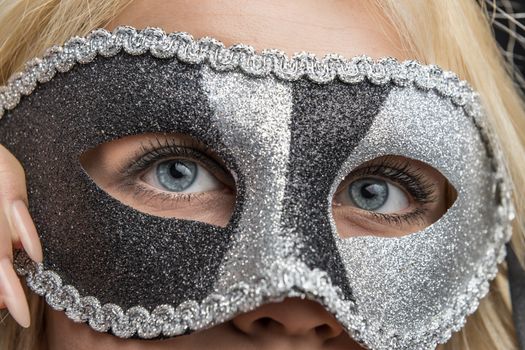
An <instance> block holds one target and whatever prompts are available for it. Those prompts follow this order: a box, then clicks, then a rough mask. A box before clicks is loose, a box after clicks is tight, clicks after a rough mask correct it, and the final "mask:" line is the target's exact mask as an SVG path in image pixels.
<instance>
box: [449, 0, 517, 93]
mask: <svg viewBox="0 0 525 350" xmlns="http://www.w3.org/2000/svg"><path fill="white" fill-rule="evenodd" d="M457 1H462V0H457ZM479 1H480V2H482V3H484V4H483V5H484V6H485V7H486V9H487V12H488V15H489V17H490V18H492V27H493V28H494V33H495V36H496V39H497V41H498V43H499V45H500V48H501V51H502V54H503V55H504V56H505V58H506V59H507V60H508V62H509V63H510V64H511V65H512V66H513V67H514V72H513V74H514V81H515V83H516V84H517V85H518V86H519V87H520V88H521V91H522V92H524V93H525V79H524V78H523V74H524V73H525V49H524V46H525V0H496V1H493V0H479Z"/></svg>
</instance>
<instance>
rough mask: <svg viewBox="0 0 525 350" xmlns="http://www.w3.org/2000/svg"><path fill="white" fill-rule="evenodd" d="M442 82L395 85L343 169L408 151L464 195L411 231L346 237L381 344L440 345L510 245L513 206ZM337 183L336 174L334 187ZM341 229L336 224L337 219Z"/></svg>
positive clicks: (365, 309) (362, 303)
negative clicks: (433, 86) (424, 86)
mask: <svg viewBox="0 0 525 350" xmlns="http://www.w3.org/2000/svg"><path fill="white" fill-rule="evenodd" d="M463 113H464V112H463V111H462V110H461V109H460V108H457V107H456V106H454V105H453V104H451V103H450V102H449V101H447V100H445V99H441V98H439V96H436V94H435V93H434V92H423V91H419V90H417V89H414V88H395V89H393V90H392V91H391V92H390V95H389V97H388V99H387V101H386V102H385V104H384V105H383V108H382V110H381V112H380V113H379V114H378V115H377V117H376V118H375V120H374V123H373V125H372V127H371V129H370V131H369V134H368V135H367V137H365V138H364V139H363V140H362V141H361V142H360V143H359V145H358V147H357V148H356V149H355V151H354V152H353V154H352V155H351V156H350V157H349V158H348V160H347V161H346V163H345V164H344V165H343V167H342V168H341V171H340V175H341V176H340V177H341V178H342V177H344V176H345V175H346V174H348V173H349V172H351V170H352V169H354V168H356V167H357V166H359V165H360V164H362V163H363V162H364V161H367V160H371V159H374V158H376V157H379V156H381V155H400V156H404V157H407V158H413V159H417V160H420V161H423V162H425V163H427V164H430V165H432V166H433V167H434V168H436V169H437V170H439V171H440V172H441V173H442V174H443V175H444V176H445V177H447V178H448V180H449V181H450V182H451V183H452V184H453V185H454V187H455V188H456V190H457V192H458V198H457V200H456V202H455V203H454V204H453V206H452V207H451V208H450V209H449V210H448V211H447V212H446V213H445V214H444V215H443V216H442V217H441V218H440V219H439V220H438V221H437V222H435V223H434V224H432V225H430V226H429V227H427V228H426V229H424V230H422V231H420V232H416V233H413V234H409V235H407V236H404V237H396V238H384V237H377V236H359V237H351V238H344V239H342V238H340V237H339V236H337V235H336V240H337V244H338V248H339V250H340V252H341V256H342V257H343V260H344V263H345V266H346V268H347V274H348V276H349V280H350V281H352V287H353V292H354V295H355V298H356V305H358V311H359V315H360V316H362V318H363V319H365V320H366V327H365V329H363V330H362V332H361V334H362V337H363V339H364V341H365V343H366V344H367V345H368V346H369V347H370V348H372V349H415V348H417V349H433V348H435V346H436V345H437V343H444V342H445V341H446V340H448V339H449V337H450V336H451V332H452V331H457V330H459V329H460V328H461V327H462V326H463V324H464V322H465V317H466V316H467V315H468V314H470V313H472V312H474V311H475V310H476V308H477V306H478V303H479V299H480V298H482V297H483V296H484V295H485V294H486V293H487V292H488V282H489V281H490V280H491V279H493V278H494V277H495V275H496V271H497V263H498V262H501V261H502V259H503V257H504V255H505V246H504V243H505V242H506V241H508V239H509V238H510V232H511V227H510V219H511V218H512V215H511V211H509V210H510V209H509V208H508V207H507V204H508V203H506V202H505V201H504V203H503V204H502V205H500V204H499V202H500V201H501V200H502V198H500V195H501V194H502V193H501V189H498V186H499V185H500V181H499V180H500V179H498V176H497V173H496V172H494V171H493V169H492V167H491V159H490V158H488V157H487V156H486V149H485V146H484V144H483V141H482V140H481V138H480V136H479V132H478V130H477V128H476V126H475V125H474V124H473V123H468V122H465V116H464V115H463ZM337 185H338V183H334V186H333V189H332V193H333V192H334V191H335V189H336V187H337ZM332 227H333V228H334V230H335V224H334V223H333V222H332Z"/></svg>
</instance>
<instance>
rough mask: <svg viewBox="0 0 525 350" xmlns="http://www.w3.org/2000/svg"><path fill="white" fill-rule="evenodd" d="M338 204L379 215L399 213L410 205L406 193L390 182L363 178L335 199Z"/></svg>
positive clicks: (350, 185)
mask: <svg viewBox="0 0 525 350" xmlns="http://www.w3.org/2000/svg"><path fill="white" fill-rule="evenodd" d="M335 199H336V202H337V203H340V204H341V205H347V206H352V207H357V208H359V209H363V210H367V211H373V212H377V213H399V212H401V211H402V210H404V209H406V208H407V207H408V206H409V205H410V201H409V199H408V197H407V195H406V194H405V192H404V191H403V190H402V189H400V188H399V187H398V186H396V185H393V184H391V183H390V182H388V181H385V180H381V179H378V178H374V177H362V178H359V179H357V180H355V181H353V182H351V183H350V184H349V185H347V187H346V188H345V189H344V190H343V191H341V192H340V194H339V195H337V197H336V198H335Z"/></svg>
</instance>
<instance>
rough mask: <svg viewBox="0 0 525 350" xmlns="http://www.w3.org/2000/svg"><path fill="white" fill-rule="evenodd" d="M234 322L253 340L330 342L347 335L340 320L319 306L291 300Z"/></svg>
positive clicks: (300, 300) (265, 306)
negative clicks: (277, 336)
mask: <svg viewBox="0 0 525 350" xmlns="http://www.w3.org/2000/svg"><path fill="white" fill-rule="evenodd" d="M232 322H233V324H234V325H235V326H236V327H237V328H238V329H240V330H241V331H243V332H244V333H246V334H248V335H252V336H264V335H265V333H272V334H275V332H277V333H280V334H281V335H289V336H305V337H312V336H313V337H316V338H318V339H319V340H321V341H326V340H329V339H332V338H335V337H337V336H339V335H340V334H341V333H342V332H343V328H342V327H341V325H340V324H339V323H338V322H337V320H336V319H335V318H334V317H333V316H332V315H331V314H329V313H328V312H327V311H326V310H325V309H324V308H323V307H322V306H321V305H320V304H319V303H316V302H314V301H311V300H303V299H300V298H287V299H285V300H284V301H282V302H280V303H272V304H266V305H263V306H261V307H259V308H258V309H256V310H253V311H251V312H248V313H245V314H242V315H239V316H237V317H236V318H234V319H233V320H232ZM269 335H270V334H269Z"/></svg>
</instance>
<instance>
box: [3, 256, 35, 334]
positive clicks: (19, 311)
mask: <svg viewBox="0 0 525 350" xmlns="http://www.w3.org/2000/svg"><path fill="white" fill-rule="evenodd" d="M0 293H1V294H2V298H3V300H4V303H5V305H6V306H7V309H8V310H9V313H10V314H11V316H13V318H14V319H15V321H16V322H18V323H19V324H20V325H21V326H22V327H24V328H27V327H29V325H30V320H29V319H30V317H29V307H28V306H27V301H26V299H25V294H24V291H23V289H22V286H21V285H20V280H19V279H18V277H17V276H16V273H15V270H13V266H12V264H11V260H10V259H9V258H3V259H1V260H0Z"/></svg>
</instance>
